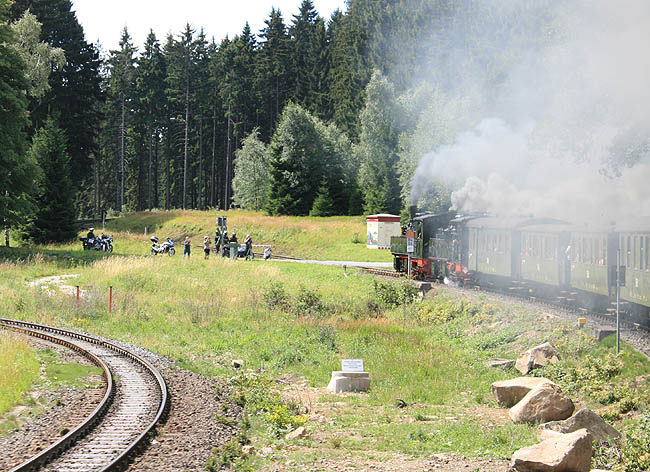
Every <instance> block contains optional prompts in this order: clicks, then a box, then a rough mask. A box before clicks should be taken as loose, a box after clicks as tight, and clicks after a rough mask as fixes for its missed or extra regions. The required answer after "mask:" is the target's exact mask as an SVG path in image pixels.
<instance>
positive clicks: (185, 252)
mask: <svg viewBox="0 0 650 472" xmlns="http://www.w3.org/2000/svg"><path fill="white" fill-rule="evenodd" d="M183 245H184V246H185V247H184V249H183V259H185V256H187V258H188V259H189V258H190V237H189V236H185V241H183Z"/></svg>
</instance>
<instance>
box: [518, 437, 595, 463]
mask: <svg viewBox="0 0 650 472" xmlns="http://www.w3.org/2000/svg"><path fill="white" fill-rule="evenodd" d="M591 441H592V437H591V434H589V431H587V430H586V429H579V430H578V431H575V432H573V433H569V434H563V435H562V436H560V437H558V438H554V439H547V440H546V441H542V442H541V443H539V444H535V445H534V446H530V447H525V448H523V449H519V450H518V451H517V452H515V453H514V455H513V456H512V461H511V462H510V467H511V468H512V469H514V470H516V471H518V472H589V468H590V465H591V452H592V451H591Z"/></svg>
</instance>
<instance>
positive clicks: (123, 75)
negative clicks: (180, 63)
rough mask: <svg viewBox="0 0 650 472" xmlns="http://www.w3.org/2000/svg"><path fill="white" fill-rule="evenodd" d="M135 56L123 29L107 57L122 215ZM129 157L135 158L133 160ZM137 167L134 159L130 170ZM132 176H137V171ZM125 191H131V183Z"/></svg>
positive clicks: (128, 172) (132, 203)
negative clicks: (113, 108) (113, 48)
mask: <svg viewBox="0 0 650 472" xmlns="http://www.w3.org/2000/svg"><path fill="white" fill-rule="evenodd" d="M135 53H136V49H135V47H134V46H133V44H132V42H131V36H130V35H129V32H128V30H127V29H126V27H125V28H124V29H123V30H122V36H121V38H120V49H119V50H118V51H111V57H110V59H109V63H110V77H111V78H110V90H109V99H112V100H113V101H114V102H115V103H116V105H117V110H116V111H117V113H119V118H117V121H118V122H119V131H118V133H119V134H118V135H117V136H116V138H117V140H118V143H119V144H118V146H119V153H118V155H117V158H118V159H119V161H118V165H117V166H116V167H117V181H118V189H119V197H118V199H117V204H118V209H119V210H120V211H122V209H123V208H124V204H125V194H126V192H127V188H126V179H127V175H128V174H131V173H132V172H133V169H130V168H129V167H130V166H129V162H128V159H129V156H127V133H128V128H129V121H130V120H131V119H132V116H131V111H132V109H133V102H134V99H135V57H134V55H135ZM132 157H133V158H135V156H132ZM137 164H138V162H137V160H135V159H134V160H133V161H132V162H131V166H133V167H136V166H137ZM135 172H136V173H137V167H136V169H135ZM131 180H132V179H131ZM129 187H130V189H133V187H134V185H133V183H131V185H129ZM129 193H133V192H129ZM130 200H131V202H130V205H129V207H130V208H135V207H136V206H137V204H136V203H135V202H134V201H133V200H134V198H133V197H132V198H130Z"/></svg>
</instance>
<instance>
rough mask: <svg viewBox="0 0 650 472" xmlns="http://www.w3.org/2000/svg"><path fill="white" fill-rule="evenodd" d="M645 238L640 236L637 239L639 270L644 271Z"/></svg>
mask: <svg viewBox="0 0 650 472" xmlns="http://www.w3.org/2000/svg"><path fill="white" fill-rule="evenodd" d="M644 243H645V238H644V237H643V236H641V237H640V238H639V270H644V269H645V253H646V248H645V244H644Z"/></svg>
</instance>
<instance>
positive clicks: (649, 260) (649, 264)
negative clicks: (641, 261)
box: [645, 236, 650, 270]
mask: <svg viewBox="0 0 650 472" xmlns="http://www.w3.org/2000/svg"><path fill="white" fill-rule="evenodd" d="M648 243H650V237H648V236H646V237H645V270H650V257H649V256H648V254H650V245H649V244H648Z"/></svg>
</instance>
